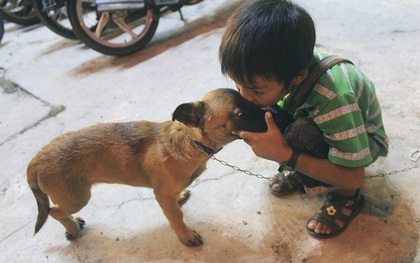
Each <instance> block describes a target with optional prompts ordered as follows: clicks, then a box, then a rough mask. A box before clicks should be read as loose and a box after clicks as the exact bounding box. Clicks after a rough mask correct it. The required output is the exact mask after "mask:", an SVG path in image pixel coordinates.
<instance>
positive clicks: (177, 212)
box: [154, 188, 203, 247]
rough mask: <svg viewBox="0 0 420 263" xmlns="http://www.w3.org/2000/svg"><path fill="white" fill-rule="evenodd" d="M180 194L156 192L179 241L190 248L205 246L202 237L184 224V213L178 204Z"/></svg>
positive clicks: (158, 190)
mask: <svg viewBox="0 0 420 263" xmlns="http://www.w3.org/2000/svg"><path fill="white" fill-rule="evenodd" d="M180 192H181V191H178V192H173V191H171V190H169V191H168V188H165V189H162V188H160V189H155V190H154V193H155V196H156V199H157V201H158V202H159V205H160V207H161V208H162V210H163V213H164V214H165V216H166V218H167V219H168V221H169V223H170V224H171V227H172V229H173V230H174V231H175V234H176V235H177V236H178V239H179V240H180V241H181V242H182V243H183V244H184V245H186V246H188V247H195V246H200V245H203V240H202V239H201V236H200V235H199V234H198V233H197V232H195V231H194V230H192V229H189V228H188V227H187V226H186V225H185V223H184V220H183V213H182V211H181V208H180V206H179V204H178V195H179V194H180Z"/></svg>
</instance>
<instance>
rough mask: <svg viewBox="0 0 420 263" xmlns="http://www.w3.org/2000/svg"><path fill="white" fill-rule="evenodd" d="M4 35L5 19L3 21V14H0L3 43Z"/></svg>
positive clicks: (0, 35)
mask: <svg viewBox="0 0 420 263" xmlns="http://www.w3.org/2000/svg"><path fill="white" fill-rule="evenodd" d="M3 35H4V21H3V16H2V15H1V14H0V43H1V40H2V39H3Z"/></svg>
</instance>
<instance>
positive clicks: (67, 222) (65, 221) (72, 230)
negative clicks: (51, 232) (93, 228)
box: [50, 205, 85, 240]
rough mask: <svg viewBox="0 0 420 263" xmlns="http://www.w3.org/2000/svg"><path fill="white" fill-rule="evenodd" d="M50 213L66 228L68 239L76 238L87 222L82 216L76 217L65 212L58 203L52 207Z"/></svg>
mask: <svg viewBox="0 0 420 263" xmlns="http://www.w3.org/2000/svg"><path fill="white" fill-rule="evenodd" d="M50 215H51V216H52V217H53V218H54V219H56V220H57V221H59V222H60V223H61V224H62V225H63V226H64V227H65V228H66V238H67V239H68V240H73V239H76V238H77V237H78V236H79V233H80V230H81V229H82V228H83V225H84V224H85V221H84V220H83V219H82V218H80V217H77V218H75V217H73V216H72V215H69V214H68V213H67V212H63V211H62V209H60V207H59V206H57V205H55V206H53V207H51V210H50Z"/></svg>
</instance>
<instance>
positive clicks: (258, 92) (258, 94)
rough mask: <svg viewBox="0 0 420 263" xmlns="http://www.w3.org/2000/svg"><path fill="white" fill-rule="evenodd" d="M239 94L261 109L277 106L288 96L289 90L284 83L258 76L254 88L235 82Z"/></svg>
mask: <svg viewBox="0 0 420 263" xmlns="http://www.w3.org/2000/svg"><path fill="white" fill-rule="evenodd" d="M235 85H236V88H237V89H238V91H239V93H240V94H241V95H242V97H244V98H245V99H246V100H248V101H250V102H252V103H254V104H255V105H257V106H260V107H267V106H271V105H275V104H277V102H278V101H280V100H282V99H283V98H284V96H286V95H287V93H288V92H287V90H289V89H288V88H287V87H286V86H285V85H284V84H283V83H279V82H277V81H275V80H268V79H266V78H264V77H260V76H256V77H255V79H254V85H253V86H252V87H248V86H245V85H243V84H240V83H238V82H235Z"/></svg>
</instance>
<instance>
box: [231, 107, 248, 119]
mask: <svg viewBox="0 0 420 263" xmlns="http://www.w3.org/2000/svg"><path fill="white" fill-rule="evenodd" d="M233 114H234V115H235V117H237V118H243V117H244V115H245V114H244V112H243V111H242V110H241V109H239V108H236V109H235V110H234V111H233Z"/></svg>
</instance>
